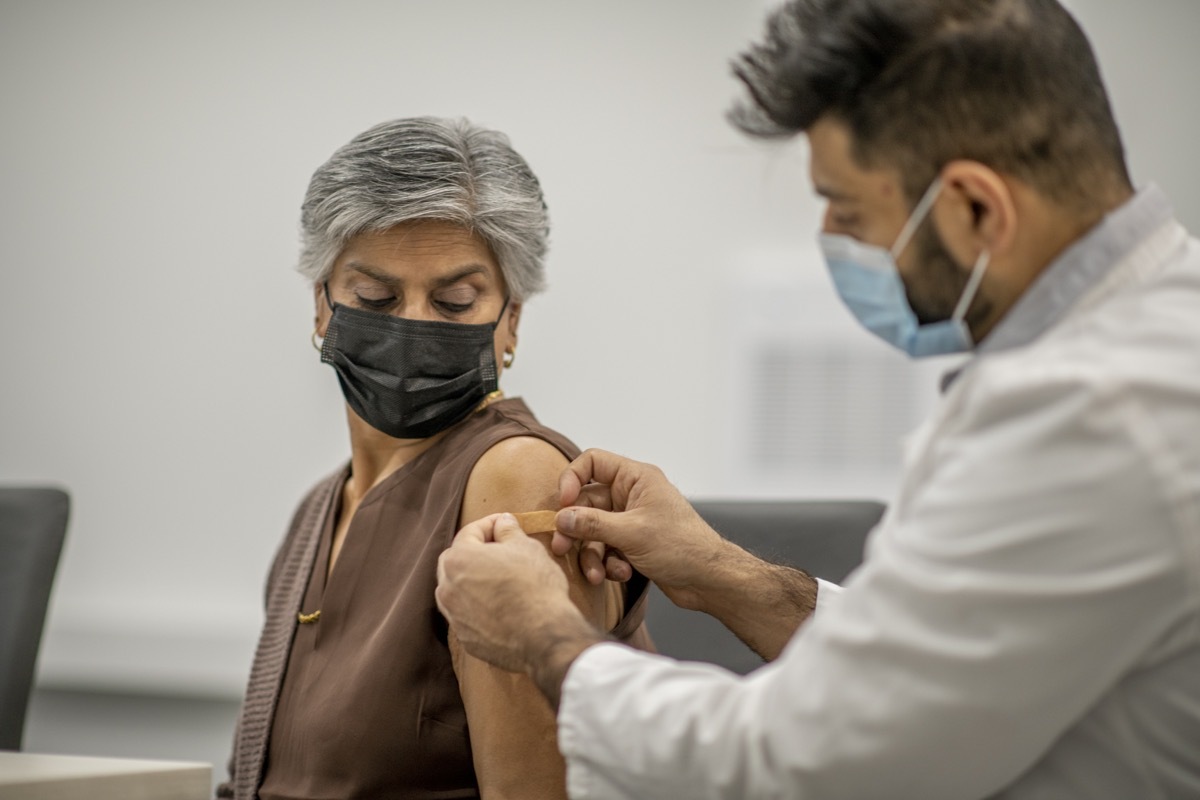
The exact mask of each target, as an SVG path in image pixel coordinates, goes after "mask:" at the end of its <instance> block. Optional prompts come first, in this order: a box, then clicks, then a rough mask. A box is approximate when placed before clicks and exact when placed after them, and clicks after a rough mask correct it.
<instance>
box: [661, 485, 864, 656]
mask: <svg viewBox="0 0 1200 800" xmlns="http://www.w3.org/2000/svg"><path fill="white" fill-rule="evenodd" d="M692 505H693V506H694V507H695V509H696V510H697V511H698V512H700V516H701V517H703V518H704V520H705V521H706V522H708V524H709V525H711V526H713V528H715V529H716V530H717V531H718V532H719V533H721V534H722V535H723V536H724V537H725V538H727V539H729V540H730V541H732V542H735V543H736V544H738V545H740V546H742V547H744V548H745V549H746V550H749V551H750V552H751V553H754V554H755V555H757V556H759V557H761V558H764V559H766V560H768V561H773V562H775V563H779V564H787V565H789V566H794V567H799V568H800V569H803V570H804V571H805V572H808V573H809V574H811V575H814V576H816V577H818V578H823V579H825V580H827V581H833V582H834V583H840V582H841V581H842V580H844V579H845V578H846V576H847V575H849V574H850V572H851V571H853V570H854V568H855V567H857V566H858V565H859V563H861V561H862V556H863V545H864V543H865V541H866V538H867V534H868V533H869V532H870V531H871V529H872V528H874V527H875V525H876V524H877V523H878V522H879V519H880V517H882V516H883V510H884V506H883V504H882V503H878V502H875V501H873V500H830V501H825V500H795V501H757V500H704V501H697V502H694V503H693V504H692ZM646 624H647V626H648V627H649V629H650V636H651V637H653V639H654V643H655V645H656V646H657V647H658V650H659V652H660V653H663V654H664V655H668V656H671V657H673V658H679V659H684V660H687V661H707V662H709V663H712V664H719V665H720V666H723V667H725V668H727V669H731V670H733V671H734V672H740V673H743V674H744V673H747V672H749V671H751V670H753V669H755V668H756V667H760V666H762V663H763V661H762V659H761V658H760V657H759V656H758V655H757V654H755V653H754V651H752V650H751V649H750V648H749V647H747V646H746V645H745V644H743V643H742V642H741V641H740V640H739V639H738V638H737V637H736V636H734V635H733V634H732V633H731V632H730V631H729V630H728V629H726V628H725V626H723V625H722V624H721V623H719V622H717V621H716V620H715V619H713V618H712V617H709V616H707V615H705V614H701V613H699V612H696V611H687V610H685V609H682V608H679V607H677V606H676V605H674V604H673V603H672V602H671V601H670V600H668V599H667V598H666V596H664V595H663V594H662V592H660V591H659V590H658V587H656V586H651V588H650V597H649V598H648V605H647V607H646Z"/></svg>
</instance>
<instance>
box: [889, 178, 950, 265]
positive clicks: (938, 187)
mask: <svg viewBox="0 0 1200 800" xmlns="http://www.w3.org/2000/svg"><path fill="white" fill-rule="evenodd" d="M941 191H942V176H940V175H939V176H938V177H936V178H934V179H933V183H931V184H929V188H928V189H926V190H925V194H923V195H921V199H920V200H919V201H917V205H916V207H915V208H913V212H912V214H910V215H909V217H908V221H907V222H905V223H904V227H903V228H901V229H900V235H899V236H897V237H896V243H895V244H893V245H892V250H891V253H892V260H893V261H894V260H896V259H897V258H899V257H900V254H901V253H903V252H904V248H905V247H908V243H909V241H911V240H912V237H913V234H915V233H916V232H917V228H918V227H919V226H920V225H921V223H922V222H924V221H925V216H926V215H927V214H929V209H931V208H933V203H934V201H935V200H937V198H938V195H939V194H941Z"/></svg>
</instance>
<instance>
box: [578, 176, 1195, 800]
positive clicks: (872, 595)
mask: <svg viewBox="0 0 1200 800" xmlns="http://www.w3.org/2000/svg"><path fill="white" fill-rule="evenodd" d="M1127 206H1129V208H1125V207H1123V209H1122V210H1120V211H1118V212H1116V213H1115V214H1114V217H1116V221H1115V223H1113V224H1108V223H1106V225H1107V227H1105V226H1101V228H1100V230H1098V231H1097V232H1096V233H1095V235H1089V237H1088V239H1086V240H1085V241H1083V242H1081V243H1080V244H1079V245H1078V246H1077V247H1076V248H1075V252H1074V253H1073V254H1072V257H1073V258H1075V259H1076V260H1081V261H1082V262H1090V263H1092V264H1093V266H1094V264H1095V259H1097V258H1104V257H1111V256H1112V255H1115V254H1117V253H1120V254H1121V258H1120V259H1119V261H1118V260H1116V259H1111V261H1110V263H1108V264H1105V265H1103V266H1104V269H1103V270H1101V271H1100V272H1099V273H1098V277H1096V278H1095V282H1094V283H1089V285H1086V286H1082V287H1079V291H1078V292H1077V294H1078V296H1077V297H1075V296H1073V295H1072V296H1071V298H1069V299H1070V302H1069V303H1058V305H1061V306H1064V307H1063V308H1062V309H1060V310H1059V311H1056V312H1055V313H1054V315H1053V318H1052V319H1048V320H1046V321H1045V323H1044V325H1043V326H1042V327H1044V328H1045V330H1044V331H1042V330H1038V331H1037V332H1036V333H1037V334H1038V335H1035V336H1023V335H1022V334H1021V332H1020V331H1019V330H1018V331H1015V332H1014V330H1013V329H1011V328H1010V329H1009V330H1008V331H1007V332H1006V333H1005V334H1004V336H1003V337H1002V339H1003V338H1005V337H1007V338H1009V339H1013V340H1017V341H1019V340H1022V339H1023V338H1024V339H1030V338H1031V339H1032V340H1031V341H1023V342H1021V344H1020V346H1015V345H1014V346H1010V347H1008V348H1007V349H1003V350H1001V351H999V352H988V353H985V354H982V355H981V356H979V357H977V358H976V359H974V360H973V361H972V362H971V364H970V365H969V366H968V368H967V369H966V370H965V371H964V372H963V373H962V374H961V375H960V376H958V378H957V379H956V380H955V381H954V383H953V384H952V385H951V386H950V387H949V389H948V391H947V392H946V394H945V396H944V397H943V399H942V402H941V405H940V406H939V408H938V409H937V410H936V411H935V413H934V415H933V417H932V418H931V419H930V420H928V421H927V423H926V424H925V425H924V426H923V427H922V428H921V429H920V430H919V431H917V433H916V434H915V435H914V436H913V437H912V439H911V440H910V442H909V444H908V447H907V455H906V462H905V470H904V475H903V479H902V483H901V486H900V487H899V491H898V492H897V494H896V495H895V497H894V498H893V500H892V501H891V503H890V505H889V509H888V512H887V514H886V515H885V517H884V519H883V520H882V521H881V523H880V525H879V526H878V527H877V528H876V530H875V531H874V532H873V534H872V536H871V538H870V540H869V542H868V547H867V555H866V559H865V562H864V564H863V566H862V567H861V568H860V569H859V570H857V571H856V572H855V573H854V574H853V575H852V576H851V577H850V578H849V580H848V582H847V584H846V587H845V590H844V591H843V592H842V593H841V594H840V596H838V597H835V598H826V599H832V600H834V602H832V603H829V604H825V607H822V608H820V609H819V610H818V613H817V614H816V615H814V618H813V619H812V620H810V621H809V622H808V623H807V624H806V625H805V626H803V627H802V628H801V629H800V630H799V631H798V632H797V634H796V636H795V637H794V638H793V640H792V641H791V642H790V644H789V645H788V647H787V648H786V650H785V651H784V653H783V654H782V655H781V656H780V658H779V659H777V660H776V661H775V662H773V663H772V664H769V665H767V666H765V667H763V668H762V669H760V670H758V671H757V672H755V673H753V674H752V675H750V676H748V677H746V678H741V677H739V676H736V675H732V674H730V673H726V672H724V671H722V670H719V669H717V668H715V667H709V666H704V665H684V664H679V663H676V662H673V661H671V660H670V659H666V658H663V657H659V656H650V655H646V654H641V653H635V652H633V651H631V650H629V649H627V648H623V647H621V646H619V645H616V644H604V645H598V646H596V647H593V648H591V649H589V650H588V651H586V652H585V653H584V654H583V655H582V656H581V657H580V658H579V659H578V660H577V661H576V663H575V664H574V665H573V666H572V668H571V670H570V671H569V673H568V675H567V678H566V681H565V684H564V688H563V699H562V704H561V707H560V713H559V726H560V732H559V743H560V747H561V749H562V751H563V753H564V755H565V757H566V759H567V765H568V788H569V792H570V794H571V796H572V797H574V798H581V799H582V798H588V799H589V800H590V799H592V798H645V799H650V798H663V800H701V799H702V798H821V799H822V800H827V799H828V798H847V799H852V800H867V799H868V798H876V797H879V798H893V799H894V800H936V799H937V798H955V800H962V799H963V798H983V797H1001V798H1013V799H1014V800H1015V799H1016V798H1021V799H1022V800H1032V799H1033V798H1101V799H1103V798H1111V799H1112V800H1118V799H1120V800H1142V799H1146V800H1149V799H1150V798H1184V797H1187V798H1197V797H1200V243H1197V242H1196V241H1195V240H1192V239H1189V238H1188V236H1187V234H1186V232H1185V231H1184V230H1183V229H1182V228H1181V227H1180V226H1179V225H1178V224H1177V223H1175V222H1174V221H1173V219H1171V217H1170V212H1169V206H1166V201H1165V199H1164V198H1162V196H1161V194H1159V193H1157V190H1147V191H1145V192H1142V193H1140V194H1139V195H1138V197H1137V198H1135V200H1134V201H1131V203H1130V204H1127ZM1163 208H1165V209H1166V211H1165V212H1164V211H1163V210H1162V209H1163ZM1122 237H1124V238H1126V239H1128V238H1130V237H1133V241H1129V242H1124V241H1123V239H1122ZM1126 244H1127V245H1128V246H1127V247H1126V246H1125V245H1126ZM1060 272H1062V270H1060ZM1060 283H1062V284H1063V285H1069V284H1070V283H1071V281H1070V280H1066V281H1065V282H1061V281H1060ZM1076 283H1078V281H1076ZM1035 289H1036V290H1037V291H1040V292H1042V293H1043V294H1045V293H1046V292H1054V291H1060V290H1061V286H1050V287H1049V288H1047V287H1041V288H1039V287H1036V286H1035ZM1032 291H1034V290H1031V292H1032ZM1067 294H1068V295H1070V292H1069V291H1068V292H1067ZM1060 299H1061V298H1060ZM1052 300H1053V298H1047V297H1034V298H1033V299H1031V301H1030V303H1029V304H1026V305H1027V306H1028V307H1029V308H1033V307H1037V306H1038V305H1039V304H1041V305H1042V306H1045V307H1054V306H1055V302H1051V301H1052ZM1015 310H1016V309H1014V311H1015ZM1023 313H1025V316H1026V317H1028V316H1029V313H1028V308H1027V309H1026V312H1023ZM1010 316H1013V317H1015V319H1016V320H1017V321H1020V320H1021V318H1022V316H1021V314H1010ZM1008 321H1009V318H1008V317H1006V322H1008ZM1014 324H1015V323H1014ZM1039 324H1040V323H1039ZM1034 327H1037V326H1036V325H1035V326H1034ZM997 331H1000V329H999V328H998V329H997ZM881 402H884V399H882V398H881Z"/></svg>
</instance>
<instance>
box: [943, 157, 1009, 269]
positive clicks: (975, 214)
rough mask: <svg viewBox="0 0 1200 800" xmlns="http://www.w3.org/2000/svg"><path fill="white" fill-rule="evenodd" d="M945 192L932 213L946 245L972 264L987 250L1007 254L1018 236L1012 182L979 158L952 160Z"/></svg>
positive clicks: (961, 261) (957, 258) (947, 168)
mask: <svg viewBox="0 0 1200 800" xmlns="http://www.w3.org/2000/svg"><path fill="white" fill-rule="evenodd" d="M941 178H942V191H941V194H940V195H939V196H938V199H937V201H936V202H935V203H934V204H933V210H932V212H931V216H932V218H933V224H934V225H935V226H936V227H937V231H938V234H939V235H940V236H941V240H942V244H943V245H944V246H945V248H946V250H947V251H948V252H949V253H950V255H951V256H952V257H953V258H954V260H955V261H956V262H958V263H959V264H962V265H964V266H965V267H970V266H971V265H972V264H974V263H975V262H976V260H977V259H978V258H979V256H980V254H981V253H982V252H983V251H984V250H987V251H988V252H989V253H991V254H992V256H996V255H998V254H1003V253H1005V252H1006V251H1007V250H1008V249H1009V248H1010V247H1011V246H1012V243H1013V239H1014V238H1015V236H1016V229H1017V228H1016V223H1017V213H1016V204H1015V202H1014V200H1013V196H1012V192H1011V190H1010V189H1009V186H1008V183H1007V182H1006V181H1005V180H1004V178H1003V177H1001V176H1000V174H999V173H997V172H996V171H995V170H993V169H992V168H991V167H988V166H986V165H984V164H981V163H979V162H978V161H966V160H960V161H951V162H950V163H949V164H947V165H946V166H945V167H943V168H942V172H941Z"/></svg>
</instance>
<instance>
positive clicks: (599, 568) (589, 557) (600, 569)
mask: <svg viewBox="0 0 1200 800" xmlns="http://www.w3.org/2000/svg"><path fill="white" fill-rule="evenodd" d="M579 569H580V571H582V572H583V575H584V577H585V578H587V582H588V583H590V584H592V585H593V586H599V585H600V584H602V583H604V545H602V544H600V543H599V542H588V543H587V544H585V545H584V546H583V547H581V548H580V549H579Z"/></svg>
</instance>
